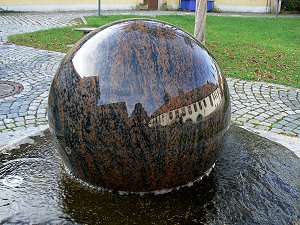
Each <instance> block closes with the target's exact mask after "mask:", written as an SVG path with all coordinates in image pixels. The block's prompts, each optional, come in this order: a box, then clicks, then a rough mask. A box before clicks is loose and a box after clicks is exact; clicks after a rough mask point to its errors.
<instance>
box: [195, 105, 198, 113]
mask: <svg viewBox="0 0 300 225" xmlns="http://www.w3.org/2000/svg"><path fill="white" fill-rule="evenodd" d="M194 110H195V112H197V111H198V108H197V105H196V103H194Z"/></svg>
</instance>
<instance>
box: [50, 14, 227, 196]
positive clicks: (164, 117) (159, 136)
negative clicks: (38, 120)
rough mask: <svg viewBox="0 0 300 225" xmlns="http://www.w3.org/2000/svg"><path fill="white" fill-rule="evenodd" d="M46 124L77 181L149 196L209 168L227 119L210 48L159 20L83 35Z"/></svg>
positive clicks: (56, 84) (59, 76)
mask: <svg viewBox="0 0 300 225" xmlns="http://www.w3.org/2000/svg"><path fill="white" fill-rule="evenodd" d="M48 118H49V125H50V130H51V131H52V133H53V134H54V136H55V140H57V142H58V145H59V151H60V153H61V154H62V157H63V159H64V162H65V163H66V165H67V167H68V168H69V169H70V171H71V172H72V173H73V174H74V175H75V176H76V177H78V178H80V179H82V180H84V181H86V182H88V183H90V184H92V185H96V186H100V187H103V188H105V189H110V190H115V191H129V192H151V191H155V190H162V189H172V188H176V187H178V186H182V185H185V184H187V183H189V182H192V181H194V180H196V179H198V178H199V177H201V176H202V175H204V173H205V172H206V171H207V170H209V169H210V168H211V167H212V165H213V164H214V163H215V161H216V159H217V156H218V154H219V152H220V150H221V148H222V144H223V142H224V138H225V136H226V132H227V130H228V127H229V121H230V98H229V92H228V87H227V83H226V80H225V78H224V77H223V75H222V73H221V71H220V68H219V66H218V64H217V63H216V61H215V59H214V58H213V56H212V55H211V54H210V53H209V52H208V50H207V49H206V48H205V47H203V46H202V45H201V44H200V43H199V42H198V41H196V40H195V39H194V38H193V37H192V36H191V35H189V34H188V33H186V32H185V31H183V30H181V29H179V28H178V27H175V26H173V25H171V24H167V23H164V22H160V21H155V20H149V19H130V20H123V21H117V22H114V23H111V24H108V25H105V26H102V27H100V28H98V29H96V30H95V31H93V32H91V33H90V34H88V35H86V36H85V37H84V38H83V39H81V40H80V41H79V42H78V43H77V44H76V45H75V46H74V47H73V48H72V49H71V51H70V52H69V53H68V55H67V56H66V57H65V58H64V60H63V62H62V63H61V65H60V67H59V69H58V71H57V73H56V75H55V77H54V79H53V83H52V86H51V90H50V94H49V107H48Z"/></svg>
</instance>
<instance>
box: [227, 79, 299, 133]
mask: <svg viewBox="0 0 300 225" xmlns="http://www.w3.org/2000/svg"><path fill="white" fill-rule="evenodd" d="M228 81H229V82H228V83H229V89H230V93H231V99H232V103H231V104H232V122H233V123H234V124H236V125H239V126H245V127H249V128H255V129H259V130H266V131H272V132H275V133H279V134H285V135H289V136H298V137H300V89H296V88H291V87H286V86H283V85H275V84H268V83H263V82H251V81H244V80H238V79H233V78H229V79H228Z"/></svg>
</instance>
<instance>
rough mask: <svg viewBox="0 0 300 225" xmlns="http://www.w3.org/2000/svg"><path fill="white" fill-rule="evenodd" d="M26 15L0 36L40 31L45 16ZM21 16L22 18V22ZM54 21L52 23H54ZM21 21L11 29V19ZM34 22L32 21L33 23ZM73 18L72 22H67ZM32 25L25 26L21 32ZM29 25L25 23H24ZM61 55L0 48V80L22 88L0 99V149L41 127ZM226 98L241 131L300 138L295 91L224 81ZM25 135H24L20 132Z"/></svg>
mask: <svg viewBox="0 0 300 225" xmlns="http://www.w3.org/2000/svg"><path fill="white" fill-rule="evenodd" d="M57 14H58V16H57V17H55V15H54V14H53V16H51V17H52V19H53V20H51V21H52V22H50V21H48V27H54V26H63V25H69V24H73V23H74V20H73V19H74V18H75V17H78V16H80V14H79V13H77V14H74V13H66V14H65V16H63V15H61V14H60V13H57ZM36 15H38V14H32V15H31V14H28V15H27V14H26V17H25V16H23V14H22V17H21V18H18V16H16V15H14V17H12V16H11V17H9V16H5V17H1V18H0V27H1V28H0V29H2V30H5V29H3V28H2V25H3V24H5V23H7V24H8V25H6V26H5V27H9V23H8V22H5V21H7V20H8V18H14V19H12V20H11V21H14V22H13V24H15V28H14V29H9V30H5V32H3V31H2V33H0V35H3V33H4V35H3V36H2V37H4V38H5V37H7V35H9V34H13V33H20V32H24V31H32V30H35V29H36V30H37V29H44V28H46V26H44V25H38V24H40V23H41V20H43V19H45V20H47V18H48V17H49V15H52V14H49V13H46V14H45V15H47V16H45V17H40V16H36ZM25 18H27V19H25ZM55 18H57V19H55ZM18 19H20V20H21V22H20V23H19V25H17V20H18ZM37 20H38V21H39V23H38V22H36V24H35V21H37ZM72 20H73V21H72ZM28 21H32V22H31V23H33V24H34V25H33V26H32V27H31V28H28V29H26V28H24V27H22V26H23V23H24V24H26V23H28V24H29V22H28ZM28 26H29V27H30V25H28ZM63 57H64V54H62V53H57V52H52V51H45V50H38V49H34V48H29V47H22V46H16V45H12V44H7V43H2V44H0V80H2V81H14V82H18V83H21V84H22V85H23V86H24V89H23V91H22V92H21V93H19V94H16V95H14V96H10V97H5V98H0V147H1V142H3V141H4V140H5V139H6V138H7V135H5V134H10V133H12V132H14V133H16V132H18V131H21V130H23V131H24V130H25V131H26V129H27V130H28V129H34V128H40V127H45V126H46V125H47V117H46V109H47V98H48V91H49V87H50V84H51V80H52V77H53V75H54V73H55V71H56V69H57V67H58V65H59V63H60V61H61V60H62V59H63ZM228 84H229V88H230V92H231V98H232V123H233V124H237V125H239V126H243V127H246V128H250V129H251V128H253V129H258V130H265V131H270V132H272V133H278V134H284V135H289V136H297V137H300V89H296V88H291V87H286V86H282V85H274V84H267V83H262V82H253V81H243V80H239V79H233V78H228ZM26 132H27V131H26Z"/></svg>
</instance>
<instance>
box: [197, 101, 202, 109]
mask: <svg viewBox="0 0 300 225" xmlns="http://www.w3.org/2000/svg"><path fill="white" fill-rule="evenodd" d="M198 105H199V108H200V110H202V104H201V102H198Z"/></svg>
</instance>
